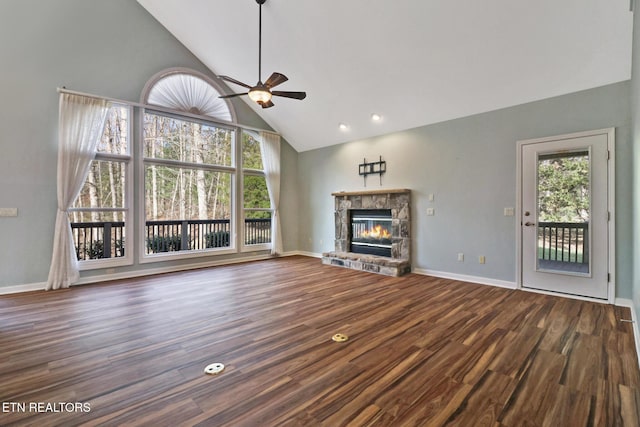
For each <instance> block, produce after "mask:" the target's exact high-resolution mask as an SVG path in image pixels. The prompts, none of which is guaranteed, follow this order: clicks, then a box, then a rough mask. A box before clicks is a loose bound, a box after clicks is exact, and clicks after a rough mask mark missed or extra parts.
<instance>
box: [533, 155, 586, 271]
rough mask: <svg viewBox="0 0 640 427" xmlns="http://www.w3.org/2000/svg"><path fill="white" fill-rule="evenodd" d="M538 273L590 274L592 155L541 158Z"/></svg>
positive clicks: (539, 157) (543, 156) (544, 156)
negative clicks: (539, 271) (545, 271)
mask: <svg viewBox="0 0 640 427" xmlns="http://www.w3.org/2000/svg"><path fill="white" fill-rule="evenodd" d="M537 176H538V191H537V193H538V200H537V201H538V207H537V208H538V209H537V210H538V224H537V229H538V252H537V253H538V257H537V268H538V270H543V271H544V270H547V271H553V272H556V273H557V272H566V273H571V274H574V273H578V274H581V273H582V274H588V273H589V252H590V251H589V219H590V218H589V216H590V215H589V213H590V203H591V190H590V159H589V152H588V151H579V152H573V153H553V154H545V155H539V156H538V167H537Z"/></svg>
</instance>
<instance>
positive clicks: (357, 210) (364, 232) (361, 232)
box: [322, 189, 411, 276]
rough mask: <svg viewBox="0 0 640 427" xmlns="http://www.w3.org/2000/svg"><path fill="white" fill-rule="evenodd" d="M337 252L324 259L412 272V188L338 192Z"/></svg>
mask: <svg viewBox="0 0 640 427" xmlns="http://www.w3.org/2000/svg"><path fill="white" fill-rule="evenodd" d="M332 195H333V196H334V197H335V206H336V210H335V225H336V227H335V251H333V252H327V253H324V254H323V256H322V262H323V263H324V264H329V265H338V266H342V267H347V268H352V269H356V270H363V271H370V272H374V273H380V274H385V275H389V276H400V275H402V274H405V273H408V272H410V271H411V261H410V260H411V238H410V230H411V218H410V212H411V191H410V190H406V189H398V190H374V191H362V192H339V193H333V194H332Z"/></svg>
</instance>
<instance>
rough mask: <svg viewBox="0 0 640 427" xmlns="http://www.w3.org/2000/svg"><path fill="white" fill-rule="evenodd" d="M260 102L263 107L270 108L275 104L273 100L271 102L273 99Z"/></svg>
mask: <svg viewBox="0 0 640 427" xmlns="http://www.w3.org/2000/svg"><path fill="white" fill-rule="evenodd" d="M258 104H260V106H262V108H269V107H273V106H274V105H275V104H274V103H273V102H271V100H268V101H267V102H258Z"/></svg>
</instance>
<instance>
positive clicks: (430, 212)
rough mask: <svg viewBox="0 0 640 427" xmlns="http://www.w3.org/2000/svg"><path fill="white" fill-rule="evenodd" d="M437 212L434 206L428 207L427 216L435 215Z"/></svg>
mask: <svg viewBox="0 0 640 427" xmlns="http://www.w3.org/2000/svg"><path fill="white" fill-rule="evenodd" d="M435 214H436V210H435V209H434V208H427V216H434V215H435Z"/></svg>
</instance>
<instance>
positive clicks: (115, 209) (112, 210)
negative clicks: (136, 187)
mask: <svg viewBox="0 0 640 427" xmlns="http://www.w3.org/2000/svg"><path fill="white" fill-rule="evenodd" d="M130 118H131V109H130V107H127V106H123V105H113V106H112V107H111V108H110V110H109V113H108V116H107V120H106V123H105V127H104V131H103V134H102V138H101V140H100V143H99V145H98V148H97V150H96V155H95V158H94V160H93V161H92V162H91V166H90V169H89V173H88V175H87V178H86V180H85V183H84V185H83V187H82V190H81V191H80V194H79V195H78V197H77V199H76V201H75V202H74V204H73V207H72V208H71V209H69V220H70V222H71V231H72V234H73V239H74V245H75V249H76V256H77V257H78V260H79V261H82V262H81V263H80V267H81V268H82V269H84V268H97V267H106V266H112V265H122V264H128V263H131V259H132V258H131V256H130V252H131V251H130V243H131V242H130V241H129V239H127V236H129V235H130V232H129V229H130V224H129V223H130V218H129V206H130V199H129V198H130V193H131V191H130V186H131V182H130V176H131V156H130V144H131V142H130V134H131V132H130Z"/></svg>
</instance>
